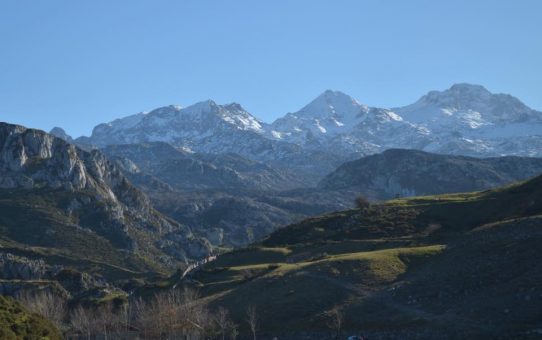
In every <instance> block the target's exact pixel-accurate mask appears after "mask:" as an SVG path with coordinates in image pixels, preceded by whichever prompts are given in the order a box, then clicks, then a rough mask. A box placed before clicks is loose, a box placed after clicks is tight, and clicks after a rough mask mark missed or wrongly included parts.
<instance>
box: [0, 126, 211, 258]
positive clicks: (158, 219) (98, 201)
mask: <svg viewBox="0 0 542 340" xmlns="http://www.w3.org/2000/svg"><path fill="white" fill-rule="evenodd" d="M0 189H8V190H16V191H17V192H19V193H20V192H28V193H29V194H36V193H51V195H50V196H52V197H53V198H54V199H56V197H69V200H64V201H63V200H60V201H58V202H57V203H56V205H55V206H54V207H53V209H62V213H63V214H65V215H66V216H68V217H69V218H71V220H72V221H73V223H74V224H75V225H80V226H81V227H83V228H88V229H91V230H92V231H93V232H96V233H97V234H99V235H101V236H103V237H106V238H107V239H109V240H110V241H111V243H112V244H114V245H115V246H116V247H118V248H123V249H126V250H129V251H132V252H136V251H138V250H139V249H147V248H148V247H149V244H148V242H153V244H152V246H153V247H157V248H158V249H160V247H161V245H160V242H159V241H160V239H161V238H164V237H166V235H176V239H178V240H180V241H179V242H177V244H175V245H173V246H168V247H175V248H177V251H176V252H175V254H180V255H179V256H176V257H174V258H172V260H176V261H179V260H181V261H184V260H186V258H192V257H199V256H200V255H201V253H202V252H205V251H207V252H209V251H210V247H205V246H204V247H203V248H205V249H203V250H201V246H200V245H201V244H206V243H205V242H204V241H202V240H199V239H197V238H195V237H194V235H193V234H192V232H191V230H190V229H189V228H187V227H185V226H182V225H179V224H178V223H176V222H172V221H170V220H168V219H166V218H164V217H163V216H162V215H160V214H159V213H158V212H157V211H156V210H154V208H153V207H152V206H151V204H150V201H149V199H148V198H147V196H145V195H144V194H143V193H142V192H141V191H139V190H138V189H136V188H135V187H134V186H133V185H132V184H131V183H130V182H129V181H128V180H127V179H126V178H125V177H124V176H123V175H122V173H121V172H120V170H119V169H118V168H117V166H116V165H115V164H113V163H112V162H110V161H109V160H108V159H107V158H106V157H105V156H104V155H103V154H102V153H101V152H99V151H97V150H92V151H90V152H87V151H84V150H81V149H79V148H78V147H76V146H74V145H72V144H69V143H67V142H66V141H64V140H63V139H60V138H57V137H55V136H53V135H50V134H47V133H45V132H43V131H40V130H34V129H27V128H25V127H23V126H18V125H11V124H6V123H0ZM85 216H86V217H85ZM89 216H90V217H89ZM45 227H46V226H45ZM142 242H145V245H143V244H141V243H142ZM192 243H194V245H192ZM171 254H173V253H171ZM171 262H174V261H171Z"/></svg>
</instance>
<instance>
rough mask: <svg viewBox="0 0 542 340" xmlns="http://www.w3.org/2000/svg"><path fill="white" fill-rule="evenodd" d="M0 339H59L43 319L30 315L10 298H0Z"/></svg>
mask: <svg viewBox="0 0 542 340" xmlns="http://www.w3.org/2000/svg"><path fill="white" fill-rule="evenodd" d="M0 339H5V340H8V339H44V340H45V339H50V340H53V339H61V336H60V332H59V331H58V330H57V329H56V328H55V327H54V326H53V325H52V324H51V323H50V322H49V321H48V320H46V319H44V318H43V317H41V316H39V315H36V314H31V313H29V312H28V311H26V310H25V309H24V308H23V307H22V306H21V305H20V304H19V303H17V302H15V301H14V300H13V299H11V298H7V297H4V296H0Z"/></svg>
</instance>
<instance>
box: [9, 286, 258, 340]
mask: <svg viewBox="0 0 542 340" xmlns="http://www.w3.org/2000/svg"><path fill="white" fill-rule="evenodd" d="M18 300H19V301H20V302H21V303H22V304H23V305H24V306H25V307H26V308H27V309H28V310H29V311H31V312H33V313H37V314H40V315H42V316H44V317H45V318H47V319H49V320H50V321H51V322H52V323H53V324H54V325H55V326H56V327H57V328H58V329H59V330H60V331H62V333H63V334H64V335H65V337H66V338H71V339H87V340H90V339H95V338H100V339H106V340H108V339H111V340H113V339H132V338H137V337H138V338H140V339H149V340H150V339H183V340H197V339H221V340H225V339H237V337H238V335H239V325H238V324H236V323H235V322H233V321H232V319H231V317H230V313H229V311H228V310H227V309H226V308H224V307H217V308H215V309H211V308H210V307H209V306H208V305H207V304H206V303H205V302H204V301H203V300H202V299H200V298H199V296H198V294H197V292H196V291H194V290H191V289H187V288H185V289H171V290H168V291H163V292H159V293H156V294H154V295H153V296H152V297H150V298H146V299H144V298H142V297H134V298H129V299H127V300H126V301H123V302H122V303H118V301H117V303H114V302H112V301H110V302H103V303H100V304H94V305H90V304H89V305H84V304H78V305H76V306H70V304H68V301H67V300H66V299H64V298H62V297H60V296H58V295H55V294H54V293H52V292H49V291H43V292H37V293H25V294H20V295H19V296H18ZM244 322H245V325H243V326H245V328H246V329H248V330H250V335H251V338H253V339H256V335H257V334H256V332H257V330H258V322H259V320H258V313H257V310H256V308H255V307H254V306H249V307H248V308H247V309H246V317H245V320H244Z"/></svg>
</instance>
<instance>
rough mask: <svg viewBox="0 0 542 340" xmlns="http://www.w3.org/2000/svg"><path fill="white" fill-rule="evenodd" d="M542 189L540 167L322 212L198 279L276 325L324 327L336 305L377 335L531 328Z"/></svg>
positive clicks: (539, 292)
mask: <svg viewBox="0 0 542 340" xmlns="http://www.w3.org/2000/svg"><path fill="white" fill-rule="evenodd" d="M541 194H542V177H540V178H535V179H533V180H531V181H529V182H526V183H522V184H519V185H515V186H511V187H507V188H503V189H499V190H493V191H487V192H481V193H472V194H457V195H443V196H432V197H420V198H413V199H401V200H394V201H390V202H387V203H385V204H384V205H382V206H381V207H377V208H372V209H370V210H368V211H365V212H360V211H358V210H352V211H346V212H339V213H335V214H330V215H326V216H322V217H318V218H313V219H309V220H306V221H303V222H301V223H298V224H295V225H292V226H289V227H287V228H285V229H282V230H279V231H277V232H276V233H274V234H273V235H271V236H270V237H269V238H268V239H267V240H266V241H264V242H263V245H262V246H260V247H254V248H251V249H248V250H243V251H237V252H234V253H231V254H228V255H225V256H223V257H221V258H220V259H219V260H218V261H216V262H214V263H212V264H210V265H208V266H207V267H206V268H205V270H204V271H201V272H199V273H198V275H197V276H196V279H197V280H198V281H199V282H200V287H201V292H202V294H204V295H206V296H208V297H209V299H210V300H211V301H213V303H214V304H217V305H219V304H223V305H226V306H228V307H229V308H230V309H231V310H232V313H233V315H234V316H235V317H236V319H237V320H238V322H240V323H242V322H243V321H242V320H243V313H244V307H245V306H246V305H247V304H254V305H256V306H257V307H258V308H259V310H260V314H261V315H260V316H261V319H262V320H264V321H263V322H262V330H263V331H268V332H272V333H277V332H282V331H284V330H288V331H302V330H307V329H312V330H324V329H326V328H327V326H326V323H327V320H329V316H328V315H327V312H328V311H329V310H330V309H331V308H333V307H334V306H339V307H340V308H341V309H342V310H343V311H344V313H345V315H346V325H345V327H346V328H348V329H351V330H362V331H364V332H368V333H371V332H372V333H378V334H387V333H390V332H396V333H399V334H401V335H402V336H404V337H407V338H408V337H415V336H416V335H414V334H418V335H420V334H425V336H427V337H438V336H441V337H446V336H450V337H459V336H462V337H477V336H480V334H484V335H489V334H493V333H496V334H499V335H503V334H508V333H510V334H513V335H514V336H518V334H521V335H522V336H527V333H528V332H530V331H532V330H534V329H537V328H541V327H542V322H541V320H542V311H541V310H540V308H537V306H539V304H540V303H541V302H542V287H541V286H540V284H539V282H542V281H541V280H542V262H541V261H540V259H542V249H541V248H540V247H539V246H537V245H539V244H541V243H540V241H542V217H538V215H539V214H542V195H541ZM527 216H530V217H527ZM292 261H293V263H292Z"/></svg>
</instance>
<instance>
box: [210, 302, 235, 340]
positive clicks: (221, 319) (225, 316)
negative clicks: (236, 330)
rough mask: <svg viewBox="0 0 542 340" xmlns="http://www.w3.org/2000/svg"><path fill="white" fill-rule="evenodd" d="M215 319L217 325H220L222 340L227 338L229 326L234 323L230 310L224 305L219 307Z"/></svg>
mask: <svg viewBox="0 0 542 340" xmlns="http://www.w3.org/2000/svg"><path fill="white" fill-rule="evenodd" d="M214 321H215V323H216V325H217V326H218V330H219V332H220V336H221V338H222V340H224V339H225V338H226V332H227V330H228V329H229V328H231V327H232V325H233V323H232V322H231V320H230V317H229V312H228V310H227V309H226V308H224V307H218V310H217V311H216V313H215V315H214Z"/></svg>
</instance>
